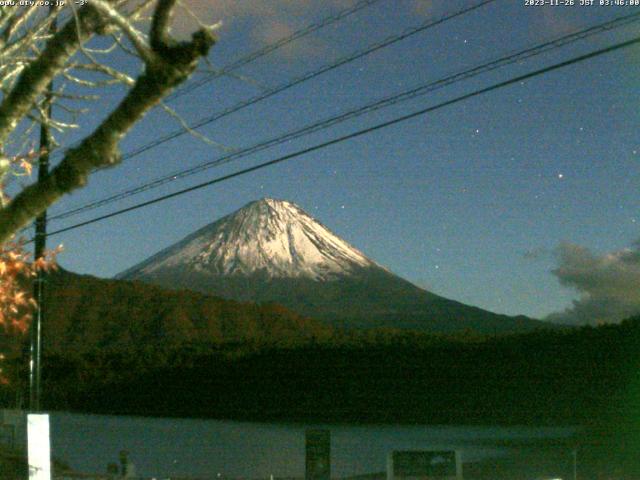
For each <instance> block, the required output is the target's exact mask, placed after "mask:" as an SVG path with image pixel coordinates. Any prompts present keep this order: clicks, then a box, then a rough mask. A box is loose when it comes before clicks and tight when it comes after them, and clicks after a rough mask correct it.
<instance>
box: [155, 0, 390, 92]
mask: <svg viewBox="0 0 640 480" xmlns="http://www.w3.org/2000/svg"><path fill="white" fill-rule="evenodd" d="M379 1H380V0H361V1H359V2H357V3H356V4H355V5H353V6H352V7H350V8H346V9H344V10H342V11H340V12H338V13H336V14H335V15H331V16H328V17H325V18H323V19H322V20H320V21H319V22H317V23H313V24H311V25H307V26H306V27H303V28H301V29H300V30H297V31H295V32H293V33H292V34H291V35H289V36H287V37H284V38H281V39H280V40H277V41H276V42H274V43H271V44H269V45H266V46H264V47H263V48H261V49H259V50H256V51H254V52H252V53H249V54H248V55H245V56H244V57H241V58H239V59H237V60H236V61H234V62H231V63H229V64H228V65H226V66H224V67H223V68H222V69H221V70H219V71H217V72H213V73H212V74H210V75H208V76H207V77H205V78H203V79H201V80H199V81H197V82H192V83H191V84H189V85H186V86H185V87H184V88H181V89H180V90H178V91H176V92H174V93H173V94H171V95H169V97H168V98H167V100H166V101H167V102H170V101H173V100H175V99H176V98H178V97H181V96H183V95H185V94H188V93H190V92H192V91H194V90H196V89H197V88H200V87H201V86H203V85H205V84H206V83H209V82H210V81H212V80H214V79H215V78H218V77H221V76H223V75H226V74H228V73H231V72H233V71H234V70H237V69H239V68H241V67H243V66H245V65H247V64H248V63H251V62H253V61H255V60H257V59H258V58H260V57H264V56H266V55H268V54H269V53H271V52H273V51H275V50H277V49H279V48H282V47H284V46H285V45H288V44H290V43H291V42H294V41H295V40H298V39H299V38H302V37H304V36H306V35H309V34H311V33H313V32H315V31H317V30H320V29H321V28H324V27H326V26H328V25H331V24H332V23H335V22H338V21H340V20H342V19H343V18H345V17H348V16H349V15H351V14H353V13H356V12H358V11H360V10H362V9H364V8H366V7H369V6H371V5H373V4H374V3H377V2H379Z"/></svg>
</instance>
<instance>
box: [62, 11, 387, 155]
mask: <svg viewBox="0 0 640 480" xmlns="http://www.w3.org/2000/svg"><path fill="white" fill-rule="evenodd" d="M380 1H381V0H360V1H359V2H357V3H356V4H355V5H353V6H351V7H348V8H345V9H344V10H341V11H339V12H338V13H336V14H334V15H330V16H328V17H325V18H323V19H321V20H320V21H318V22H316V23H312V24H310V25H307V26H305V27H303V28H301V29H300V30H296V31H295V32H293V33H292V34H290V35H288V36H286V37H283V38H281V39H279V40H276V41H275V42H273V43H270V44H268V45H265V46H264V47H262V48H260V49H258V50H255V51H253V52H251V53H249V54H247V55H245V56H243V57H240V58H238V59H237V60H235V61H233V62H231V63H229V64H227V65H225V66H224V67H222V68H221V69H220V70H218V71H216V72H212V73H211V74H210V75H208V76H207V77H205V78H203V79H201V80H199V81H198V82H194V83H192V84H190V85H188V86H185V87H184V88H182V89H179V90H177V91H175V92H174V93H172V94H171V95H169V96H168V97H167V98H166V99H165V102H172V101H173V100H175V99H176V98H179V97H181V96H183V95H185V94H187V93H190V92H192V91H193V90H195V89H197V88H200V87H201V86H202V85H205V84H206V83H208V82H211V81H212V80H214V79H216V78H218V77H221V76H224V75H228V74H230V73H232V72H233V71H235V70H237V69H239V68H241V67H243V66H245V65H247V64H249V63H251V62H253V61H255V60H257V59H259V58H262V57H264V56H266V55H268V54H270V53H271V52H274V51H276V50H278V49H279V48H282V47H284V46H286V45H288V44H290V43H292V42H294V41H295V40H298V39H300V38H302V37H305V36H307V35H309V34H311V33H313V32H316V31H318V30H320V29H322V28H324V27H326V26H329V25H331V24H333V23H336V22H338V21H340V20H342V19H343V18H346V17H348V16H349V15H352V14H354V13H356V12H359V11H360V10H363V9H364V8H367V7H369V6H371V5H373V4H375V3H378V2H380ZM79 143H80V142H76V143H74V144H72V145H71V146H74V145H75V146H77V145H78V144H79ZM58 152H60V150H58ZM59 155H60V153H59V154H58V156H59Z"/></svg>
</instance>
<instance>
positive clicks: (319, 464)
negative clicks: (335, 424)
mask: <svg viewBox="0 0 640 480" xmlns="http://www.w3.org/2000/svg"><path fill="white" fill-rule="evenodd" d="M330 479H331V433H330V432H329V430H307V431H306V433H305V480H330Z"/></svg>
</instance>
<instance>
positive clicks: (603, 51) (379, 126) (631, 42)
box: [48, 37, 640, 236]
mask: <svg viewBox="0 0 640 480" xmlns="http://www.w3.org/2000/svg"><path fill="white" fill-rule="evenodd" d="M638 43H640V37H636V38H634V39H632V40H628V41H626V42H622V43H617V44H615V45H612V46H610V47H607V48H603V49H599V50H596V51H593V52H591V53H587V54H585V55H581V56H578V57H574V58H572V59H570V60H566V61H564V62H560V63H556V64H554V65H551V66H549V67H545V68H542V69H539V70H535V71H533V72H530V73H527V74H524V75H520V76H517V77H514V78H511V79H509V80H505V81H502V82H499V83H495V84H493V85H491V86H489V87H486V88H482V89H480V90H475V91H473V92H471V93H467V94H465V95H461V96H459V97H456V98H454V99H452V100H447V101H445V102H442V103H439V104H437V105H434V106H431V107H427V108H423V109H421V110H418V111H415V112H412V113H409V114H407V115H403V116H401V117H397V118H395V119H393V120H388V121H385V122H382V123H379V124H377V125H374V126H372V127H368V128H364V129H362V130H358V131H356V132H353V133H350V134H347V135H343V136H340V137H337V138H334V139H333V140H329V141H326V142H323V143H320V144H316V145H313V146H311V147H307V148H304V149H302V150H298V151H296V152H293V153H290V154H288V155H284V156H281V157H278V158H275V159H273V160H270V161H268V162H264V163H260V164H258V165H254V166H252V167H248V168H245V169H242V170H239V171H236V172H234V173H231V174H228V175H224V176H221V177H217V178H214V179H212V180H209V181H207V182H203V183H200V184H198V185H194V186H192V187H189V188H185V189H182V190H178V191H177V192H173V193H170V194H167V195H163V196H160V197H157V198H154V199H152V200H148V201H146V202H142V203H138V204H136V205H133V206H131V207H127V208H123V209H121V210H117V211H115V212H112V213H109V214H106V215H101V216H99V217H96V218H93V219H91V220H87V221H84V222H80V223H77V224H75V225H71V226H69V227H65V228H61V229H59V230H55V231H53V232H51V233H49V234H48V236H52V235H57V234H59V233H63V232H68V231H70V230H75V229H77V228H80V227H84V226H86V225H90V224H92V223H96V222H99V221H102V220H106V219H108V218H112V217H115V216H118V215H121V214H123V213H127V212H131V211H133V210H137V209H140V208H143V207H147V206H149V205H153V204H155V203H159V202H161V201H164V200H168V199H170V198H174V197H177V196H180V195H183V194H186V193H189V192H193V191H195V190H199V189H201V188H204V187H208V186H210V185H214V184H216V183H220V182H223V181H226V180H230V179H232V178H236V177H239V176H241V175H245V174H247V173H251V172H254V171H256V170H261V169H263V168H266V167H269V166H272V165H275V164H278V163H281V162H284V161H287V160H291V159H293V158H297V157H300V156H303V155H306V154H308V153H311V152H314V151H317V150H321V149H323V148H326V147H329V146H331V145H335V144H338V143H341V142H344V141H346V140H351V139H353V138H357V137H360V136H363V135H366V134H369V133H372V132H375V131H378V130H381V129H383V128H386V127H389V126H392V125H396V124H398V123H401V122H404V121H407V120H410V119H412V118H416V117H419V116H421V115H425V114H427V113H430V112H433V111H436V110H439V109H441V108H444V107H447V106H450V105H454V104H456V103H460V102H462V101H465V100H468V99H470V98H473V97H477V96H479V95H482V94H485V93H489V92H492V91H494V90H498V89H500V88H503V87H506V86H508V85H513V84H514V83H518V82H522V81H524V80H528V79H530V78H533V77H537V76H539V75H543V74H546V73H549V72H552V71H554V70H558V69H560V68H564V67H567V66H569V65H574V64H576V63H579V62H583V61H585V60H588V59H591V58H595V57H597V56H600V55H604V54H607V53H610V52H613V51H616V50H620V49H623V48H627V47H630V46H632V45H636V44H638Z"/></svg>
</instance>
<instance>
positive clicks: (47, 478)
mask: <svg viewBox="0 0 640 480" xmlns="http://www.w3.org/2000/svg"><path fill="white" fill-rule="evenodd" d="M27 458H28V461H29V480H51V440H50V437H49V415H48V414H29V415H27Z"/></svg>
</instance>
